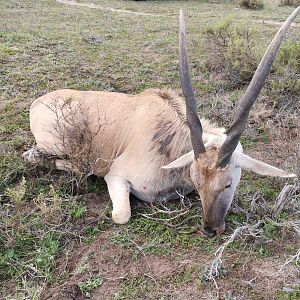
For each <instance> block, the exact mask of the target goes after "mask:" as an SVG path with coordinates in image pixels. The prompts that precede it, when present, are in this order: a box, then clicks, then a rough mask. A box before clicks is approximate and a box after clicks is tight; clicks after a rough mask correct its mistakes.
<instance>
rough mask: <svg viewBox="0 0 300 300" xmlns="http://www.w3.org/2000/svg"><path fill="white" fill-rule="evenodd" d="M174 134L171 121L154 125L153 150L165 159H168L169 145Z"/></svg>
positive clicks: (169, 153)
mask: <svg viewBox="0 0 300 300" xmlns="http://www.w3.org/2000/svg"><path fill="white" fill-rule="evenodd" d="M175 134H176V132H175V131H174V128H173V126H172V122H171V121H162V122H159V123H158V124H157V125H156V127H155V134H154V136H153V138H152V141H153V142H154V143H155V146H154V148H155V149H156V150H157V151H158V153H159V154H164V155H165V156H166V157H170V155H171V148H170V144H171V142H172V140H173V138H174V136H175Z"/></svg>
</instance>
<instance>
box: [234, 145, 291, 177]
mask: <svg viewBox="0 0 300 300" xmlns="http://www.w3.org/2000/svg"><path fill="white" fill-rule="evenodd" d="M234 160H235V162H236V164H237V166H239V167H240V168H241V169H245V170H249V171H252V172H254V173H257V174H260V175H264V176H274V177H277V176H278V177H286V178H293V177H297V175H296V174H293V173H288V172H286V171H283V170H281V169H278V168H276V167H273V166H271V165H268V164H266V163H263V162H262V161H259V160H256V159H253V158H251V157H250V156H248V155H245V154H243V153H240V152H237V151H235V152H234Z"/></svg>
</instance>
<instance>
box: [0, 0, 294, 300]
mask: <svg viewBox="0 0 300 300" xmlns="http://www.w3.org/2000/svg"><path fill="white" fill-rule="evenodd" d="M78 2H82V3H86V2H87V1H84V0H81V1H78ZM92 2H93V3H95V4H98V5H101V6H105V7H108V6H109V7H113V8H115V9H127V10H130V11H134V12H146V13H149V12H150V13H152V14H159V15H162V16H138V15H133V14H127V13H126V14H125V13H120V12H111V11H105V10H101V9H91V8H88V7H76V6H69V5H63V4H59V3H57V2H56V1H50V0H49V1H33V0H24V1H22V3H20V1H15V0H12V1H2V2H1V3H0V65H1V67H0V205H1V212H0V295H1V296H0V298H1V297H2V298H3V299H22V300H23V299H43V298H44V297H45V293H46V292H47V291H51V289H52V288H55V287H57V286H59V285H60V284H70V281H72V280H74V283H75V284H76V285H77V287H79V289H80V292H81V294H80V296H85V297H93V294H97V291H100V290H101V289H103V290H104V291H105V292H106V294H105V295H106V296H107V299H138V298H137V297H140V299H146V298H147V299H170V298H171V297H173V298H175V299H176V298H180V296H181V297H184V296H185V295H187V293H190V295H191V296H190V297H191V299H193V297H194V298H196V299H201V297H211V298H212V299H214V298H213V297H215V296H216V295H217V294H218V296H220V297H223V298H225V299H234V298H236V299H237V298H239V297H240V298H241V297H242V298H246V299H257V297H260V298H262V299H272V298H274V299H276V298H278V299H296V297H297V293H299V291H298V290H297V287H296V288H295V289H294V290H289V291H286V290H284V289H283V288H284V287H285V286H284V284H285V283H284V282H282V281H276V280H277V279H276V280H275V279H272V278H269V277H268V276H267V275H266V274H268V268H267V267H266V268H265V269H264V270H263V274H260V275H257V273H255V272H256V271H255V269H254V266H255V264H258V263H260V262H261V260H263V261H264V262H265V261H268V260H271V259H272V260H276V262H277V264H278V267H280V265H282V264H283V263H284V261H282V260H284V259H285V257H288V256H289V255H294V254H295V252H296V251H297V247H298V248H299V238H297V237H298V236H297V233H296V232H294V231H293V229H291V227H285V226H288V225H284V226H283V225H282V224H290V223H291V222H297V217H299V215H297V207H298V206H297V205H296V204H297V203H298V202H299V199H298V200H297V199H296V200H295V199H294V200H293V203H292V204H290V205H287V206H286V207H285V208H284V209H283V210H282V211H281V213H280V214H279V215H278V216H277V217H274V216H272V214H271V207H272V204H273V203H274V201H275V199H276V197H277V196H278V194H279V192H280V190H281V189H282V187H283V181H282V180H273V179H267V178H262V177H258V176H255V175H252V174H249V173H245V174H244V175H243V180H242V183H241V185H240V187H239V191H238V194H237V197H236V200H235V203H236V204H237V206H234V207H235V210H233V212H232V213H230V214H229V215H228V217H227V224H228V228H229V229H228V230H227V232H226V233H225V234H224V235H223V236H221V237H217V238H214V239H210V240H207V239H205V238H203V237H202V236H201V235H200V233H199V227H200V219H201V209H200V204H199V200H198V199H197V197H195V196H191V198H190V199H189V200H187V202H186V203H185V204H184V205H185V207H182V203H179V202H174V203H169V204H167V207H168V209H169V210H171V211H174V213H173V216H176V211H177V210H179V209H181V208H185V209H186V213H185V214H184V215H182V216H179V217H178V218H177V217H176V218H175V219H174V220H171V221H170V220H169V215H168V214H164V213H157V209H160V208H161V207H160V206H159V205H158V206H154V207H150V206H141V205H140V206H137V207H135V208H134V210H133V217H132V219H131V221H130V222H129V223H128V224H126V225H124V226H117V225H114V224H112V222H111V218H110V210H111V207H110V205H109V204H107V202H105V205H104V206H103V201H104V200H103V199H104V198H103V197H106V198H105V199H107V190H106V186H105V184H104V182H103V180H102V179H97V178H90V179H89V180H88V182H87V184H86V186H85V189H84V194H82V195H78V194H77V193H76V187H75V183H74V178H73V177H72V175H70V174H66V173H64V172H58V171H53V170H48V169H42V168H32V167H30V166H27V165H25V163H24V161H23V160H22V158H21V154H22V152H23V151H24V150H27V149H28V148H30V146H31V145H32V144H33V142H34V141H33V137H32V136H31V134H30V129H29V113H28V111H29V106H30V104H31V103H32V101H33V100H34V99H35V98H37V97H38V96H40V95H43V94H45V93H47V92H50V91H53V90H56V89H61V88H74V89H81V90H104V89H105V90H110V91H118V92H126V93H138V92H140V91H142V90H144V89H145V88H150V87H156V88H159V87H171V88H173V89H177V88H179V76H178V55H177V43H178V21H177V15H178V11H179V9H180V8H184V10H185V11H186V14H187V28H188V39H189V45H188V46H189V53H190V60H191V66H192V74H193V77H194V79H195V84H194V87H195V92H196V95H197V97H198V99H199V108H200V110H201V116H206V117H209V118H210V119H212V120H213V121H215V122H217V123H218V124H220V125H224V126H225V125H227V124H228V123H229V122H230V119H231V117H232V110H233V108H234V107H235V106H236V103H237V102H238V100H239V99H240V96H241V95H242V93H243V90H244V86H241V87H239V88H238V89H232V88H231V89H226V86H225V87H224V85H222V82H221V80H220V77H218V76H215V75H214V76H211V74H209V73H208V72H207V70H205V69H204V68H203V65H204V64H205V63H206V53H205V47H204V46H203V45H204V42H205V29H206V28H207V27H208V24H209V25H211V24H214V23H217V21H219V20H220V19H222V18H223V17H226V16H227V15H229V14H230V15H231V18H232V19H233V20H234V21H235V22H237V24H244V22H245V20H249V21H248V23H249V24H250V25H249V26H252V25H253V27H255V28H256V30H257V35H256V39H257V40H256V42H255V45H256V46H257V47H258V48H262V49H263V48H265V47H266V46H267V44H268V42H269V41H270V39H271V38H272V36H273V35H274V33H275V32H276V30H277V27H278V26H277V25H264V26H262V25H261V24H260V25H259V26H258V24H257V23H256V22H253V20H255V21H262V20H273V21H276V22H278V21H283V20H284V19H285V17H286V16H287V15H288V14H289V13H290V12H291V11H292V8H290V7H280V8H279V7H277V6H274V5H273V4H272V3H271V2H267V3H265V6H264V9H263V10H257V11H250V10H246V9H238V10H235V9H234V8H235V6H234V5H233V4H231V3H222V4H218V3H207V2H199V1H188V2H181V1H155V2H153V1H141V2H135V1H120V0H104V1H99V0H93V1H92ZM33 16H34V17H33ZM240 22H241V23H240ZM297 24H298V25H299V24H300V23H299V18H298V20H297ZM299 37H300V35H299V30H298V28H297V27H294V28H291V30H290V32H289V34H288V39H289V43H287V46H286V52H284V53H283V54H282V59H283V60H284V59H288V61H289V62H290V57H297V53H298V52H297V51H295V50H294V46H292V45H293V44H291V43H292V41H297V40H299ZM295 49H296V48H295ZM289 64H290V63H289ZM297 67H298V66H297V65H294V64H293V68H297ZM293 70H294V71H295V72H296V73H297V72H298V71H297V70H296V69H293ZM202 72H203V73H202ZM200 75H201V76H200ZM280 78H281V77H280ZM280 78H279V79H280ZM277 79H278V78H277ZM279 79H278V80H279ZM278 82H279V83H280V84H281V81H278ZM276 87H277V85H276ZM279 87H280V88H281V85H280V86H279ZM279 87H278V88H279ZM275 96H276V95H275ZM275 96H274V93H271V92H270V90H264V91H263V93H262V97H261V98H260V99H259V100H258V102H259V103H262V102H264V101H266V102H267V104H268V105H269V106H271V107H272V109H273V111H272V112H273V113H272V115H271V117H270V119H268V120H264V122H265V123H264V126H262V125H261V124H258V123H257V122H256V121H255V119H254V118H253V117H251V122H250V125H249V126H248V128H247V131H246V132H245V136H244V137H243V139H242V144H243V145H244V148H245V151H246V152H247V153H249V152H250V153H251V154H252V155H253V156H256V157H260V156H261V155H262V156H263V155H268V157H267V158H268V159H269V160H270V159H271V158H270V157H272V158H273V159H274V160H276V162H278V165H279V166H282V167H283V166H285V167H287V168H288V169H290V168H294V160H293V157H294V156H293V155H294V149H295V145H297V143H298V142H297V141H299V134H297V132H296V131H293V130H294V129H293V128H295V130H297V124H296V122H295V120H292V123H293V124H290V122H291V121H290V119H288V118H290V113H289V111H287V112H286V113H282V112H281V111H280V106H279V105H281V103H284V104H287V101H283V100H284V99H285V98H280V99H279V100H278V99H277V98H272V97H275ZM266 97H267V98H266ZM292 98H293V101H294V102H293V103H292V104H291V107H296V106H295V104H297V101H298V102H299V99H297V94H295V93H294V94H293V92H292ZM266 99H267V100H266ZM289 101H291V100H289ZM274 103H275V104H276V105H275V106H274V108H273V106H272V105H273V104H274ZM278 103H279V104H278ZM289 103H291V102H289ZM293 105H294V106H293ZM286 124H288V125H289V126H288V127H287V126H286ZM286 128H289V131H286ZM282 139H283V140H284V143H285V144H284V145H285V146H284V147H280V148H279V149H278V142H279V141H280V142H282ZM266 146H268V147H269V148H268V149H267V151H265V147H266ZM270 149H271V150H270ZM270 162H272V161H270ZM95 193H96V194H97V197H98V198H96V199H94V200H91V201H90V200H88V195H90V194H95ZM99 195H100V196H99ZM253 199H257V202H256V203H254V204H255V205H254V204H253V205H254V206H253V207H251V205H250V203H251V201H252V200H253ZM102 200H103V201H102ZM297 201H298V202H297ZM239 206H240V207H241V208H242V210H238V207H239ZM153 212H155V213H156V214H155V219H149V218H147V217H145V215H148V216H149V214H151V213H153ZM249 214H250V216H249ZM257 220H261V221H262V223H261V226H260V227H259V229H258V232H259V234H260V235H259V236H253V235H251V234H249V235H248V237H245V236H243V235H240V236H237V238H236V240H235V241H234V242H233V243H232V244H230V245H231V246H230V247H228V248H226V251H225V254H224V255H225V259H224V262H223V265H222V268H223V269H224V274H229V275H226V276H224V277H223V278H219V279H217V280H218V282H220V283H219V289H218V290H216V288H215V286H214V285H212V284H211V283H210V282H204V283H202V282H201V276H202V275H201V274H203V273H204V272H205V270H207V268H208V267H209V265H210V263H211V261H212V260H213V259H214V255H213V253H214V252H215V251H216V250H217V249H218V247H219V246H221V245H222V244H223V243H224V242H225V241H226V240H227V238H228V235H230V234H231V233H232V230H234V229H235V228H237V227H238V226H239V225H241V224H244V223H245V222H250V223H251V222H255V221H257ZM275 221H276V222H277V223H276V222H275ZM284 222H285V223H284ZM251 224H252V223H251ZM278 224H281V225H278ZM105 234H107V235H108V238H107V239H105V238H103V235H105ZM84 247H87V248H84ZM81 249H85V251H84V252H87V251H88V250H87V249H94V250H95V249H96V250H97V251H96V250H95V253H98V258H99V259H100V258H105V260H106V261H105V262H102V263H100V262H99V261H98V263H94V264H93V261H92V258H91V257H90V256H87V261H86V262H85V263H84V264H83V265H82V268H81V272H79V273H76V272H75V271H74V270H73V271H74V272H75V273H76V274H77V275H76V276H78V277H76V278H73V277H72V276H73V274H74V273H72V267H73V265H72V263H73V261H74V260H76V262H77V261H80V259H81V258H82V255H83V254H82V251H83V250H81ZM99 253H100V254H99ZM84 254H85V253H84ZM64 257H66V259H65V260H64V261H66V266H65V269H64V270H63V271H61V272H60V268H62V269H63V266H62V265H63V263H62V262H61V260H62V258H64ZM74 257H75V259H74ZM145 258H146V259H147V260H148V262H149V265H150V267H151V268H150V269H149V268H148V266H147V265H146V266H145V265H144V259H145ZM277 259H278V261H277ZM156 260H159V262H160V263H157V265H155V261H156ZM236 261H240V263H239V264H237V266H236V267H235V268H234V267H232V266H233V265H235V263H236ZM69 264H71V265H69ZM74 264H76V263H74ZM107 264H109V266H110V267H111V268H112V270H114V271H112V273H109V272H108V271H106V272H108V273H105V271H104V270H105V266H106V265H107ZM168 264H172V265H174V266H175V267H176V270H177V271H174V270H173V269H172V270H171V268H170V267H169V269H168V268H167V266H166V265H168ZM91 266H92V267H93V266H95V268H96V270H94V269H93V270H91ZM128 266H135V267H136V269H137V270H138V271H136V273H134V272H135V271H134V270H133V269H130V270H129V271H128V272H129V273H128V276H127V275H126V276H125V278H124V279H116V278H114V277H113V276H114V274H117V275H118V276H119V275H120V274H121V273H122V272H121V269H122V267H123V268H124V269H126V268H128ZM119 267H120V269H118V268H119ZM97 268H98V269H97ZM114 268H117V269H114ZM161 268H165V269H163V271H164V272H162V274H163V275H161V273H159V272H161ZM291 268H298V269H299V264H298V265H297V264H292V266H290V265H289V267H288V268H287V269H286V273H288V274H290V273H289V272H292V271H291ZM75 269H76V268H75ZM102 269H104V270H102ZM246 270H248V271H249V272H247V271H246ZM273 271H274V272H275V271H278V270H277V269H276V270H273ZM248 274H250V275H251V276H253V277H255V276H259V277H258V281H261V282H262V283H264V284H266V282H267V281H268V280H269V281H272V280H273V281H274V282H275V283H276V284H275V285H272V284H271V285H270V288H269V289H268V290H267V291H266V290H265V289H263V288H262V287H261V286H260V285H259V283H257V282H255V283H254V286H253V288H251V286H246V287H245V286H244V285H243V283H242V282H243V281H245V280H246V281H247V280H248V281H249V280H251V279H252V278H248V276H250V275H248ZM291 274H292V273H291ZM123 275H124V274H123ZM123 275H122V274H121V275H120V277H122V276H123ZM111 278H113V279H111ZM110 280H115V281H113V282H114V287H115V288H116V290H115V291H114V292H113V291H112V290H113V289H112V288H111V286H107V284H109V283H110ZM293 280H294V277H293V275H289V277H287V278H286V281H287V282H288V283H291V284H293V283H294V281H293ZM103 290H101V291H102V292H103ZM110 290H111V293H110V294H109V292H110ZM103 293H104V292H103ZM103 295H104V294H103ZM78 297H79V296H78ZM95 297H96V296H95ZM230 297H231V298H230ZM293 297H294V298H293Z"/></svg>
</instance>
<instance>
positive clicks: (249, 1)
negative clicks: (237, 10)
mask: <svg viewBox="0 0 300 300" xmlns="http://www.w3.org/2000/svg"><path fill="white" fill-rule="evenodd" d="M238 5H239V6H241V7H245V8H249V9H262V8H263V7H264V2H263V1H262V0H238Z"/></svg>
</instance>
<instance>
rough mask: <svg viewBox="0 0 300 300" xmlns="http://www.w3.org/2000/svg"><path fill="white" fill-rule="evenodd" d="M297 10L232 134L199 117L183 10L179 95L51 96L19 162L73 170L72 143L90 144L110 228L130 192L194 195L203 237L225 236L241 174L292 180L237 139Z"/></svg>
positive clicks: (153, 197)
mask: <svg viewBox="0 0 300 300" xmlns="http://www.w3.org/2000/svg"><path fill="white" fill-rule="evenodd" d="M299 11H300V6H299V7H298V8H296V9H295V10H294V12H293V13H292V14H291V15H290V16H289V17H288V18H287V20H286V21H285V22H284V24H283V25H282V27H281V28H280V29H279V31H278V32H277V34H276V36H275V37H274V39H273V40H272V42H271V44H270V45H269V47H268V49H267V51H266V53H265V54H264V56H263V58H262V60H261V62H260V64H259V66H258V68H257V70H256V72H255V74H254V76H253V78H252V80H251V83H250V85H249V86H248V88H247V90H246V92H245V94H244V96H243V98H242V99H241V101H240V103H239V106H238V107H237V110H236V112H235V115H234V118H233V121H232V123H231V125H230V127H229V129H227V130H225V129H223V128H219V127H216V126H214V125H212V124H211V123H210V122H209V121H207V120H204V119H201V120H200V119H199V117H198V114H197V105H196V100H195V95H194V91H193V88H192V83H191V79H190V75H189V65H188V56H187V46H186V33H185V23H184V16H183V13H182V11H180V33H179V64H180V67H179V69H180V79H181V86H182V90H183V95H184V98H181V97H179V96H178V95H177V94H176V93H175V92H173V91H170V90H158V89H148V90H145V91H144V92H142V93H140V94H137V95H127V94H122V93H115V92H105V91H76V90H67V89H65V90H58V91H54V92H51V93H48V94H46V95H44V96H42V97H40V98H38V99H36V100H35V101H34V102H33V103H32V105H31V107H30V128H31V131H32V133H33V135H34V137H35V140H36V145H35V147H33V148H32V149H30V150H28V151H27V152H25V153H24V154H23V156H24V158H25V159H27V160H29V161H30V162H32V163H34V162H36V163H42V162H44V161H45V160H44V159H43V157H45V155H46V156H48V157H49V156H52V157H55V160H54V163H55V167H56V168H57V169H63V170H73V171H76V170H78V168H76V166H75V165H74V164H73V158H74V157H75V156H76V153H77V152H76V151H73V150H74V145H75V148H76V147H77V146H78V149H81V150H82V149H83V148H85V147H86V145H85V144H86V142H87V140H88V142H89V144H88V148H89V159H90V161H92V162H93V163H90V164H89V167H90V169H89V174H95V175H97V176H102V177H104V179H105V181H106V183H107V186H108V191H109V195H110V198H111V200H112V204H113V210H112V219H113V221H114V222H115V223H118V224H124V223H126V222H128V220H129V219H130V216H131V208H130V201H129V195H130V193H132V194H133V195H135V196H137V197H138V198H139V199H142V200H144V201H161V200H163V199H166V200H167V199H174V198H178V197H179V195H185V194H187V193H190V192H191V191H192V190H196V191H197V192H198V194H199V195H200V199H201V204H202V208H203V220H202V227H203V232H204V233H205V234H206V235H207V236H209V237H211V236H214V235H216V234H220V233H222V232H223V231H224V230H225V216H226V214H227V211H228V209H229V207H230V205H231V202H232V200H233V196H234V192H235V190H236V188H237V186H238V184H239V181H240V177H241V170H242V169H246V170H250V171H253V172H255V173H257V174H260V175H266V176H279V177H295V176H296V175H295V174H291V173H288V172H286V171H283V170H281V169H278V168H276V167H273V166H271V165H268V164H266V163H263V162H261V161H258V160H256V159H254V158H251V157H249V156H247V155H245V154H243V150H242V146H241V144H240V142H239V139H240V137H241V135H242V133H243V131H244V129H245V126H246V123H247V119H248V115H249V111H250V109H251V107H252V105H253V104H254V102H255V100H256V99H257V97H258V95H259V93H260V90H261V88H262V86H263V85H264V82H265V80H266V77H267V75H268V73H269V71H270V68H271V65H272V62H273V60H274V58H275V55H276V53H277V51H278V48H279V46H280V44H281V42H282V40H283V38H284V36H285V34H286V32H287V30H288V28H289V27H290V25H291V23H292V22H293V20H294V19H295V17H296V16H297V14H298V13H299ZM62 132H67V134H64V133H62ZM87 136H88V137H92V138H87ZM71 146H72V147H71ZM71 148H72V149H73V150H71ZM81 150H78V152H80V151H81ZM77 167H78V166H77Z"/></svg>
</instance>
